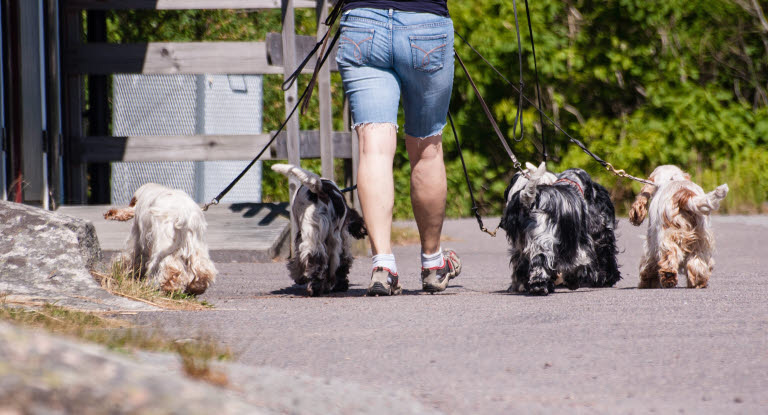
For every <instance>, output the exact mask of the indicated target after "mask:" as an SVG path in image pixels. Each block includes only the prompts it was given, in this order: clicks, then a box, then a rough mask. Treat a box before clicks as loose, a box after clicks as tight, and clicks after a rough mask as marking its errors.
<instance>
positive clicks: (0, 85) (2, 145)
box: [0, 5, 8, 200]
mask: <svg viewBox="0 0 768 415" xmlns="http://www.w3.org/2000/svg"><path fill="white" fill-rule="evenodd" d="M4 29H5V14H3V7H2V5H0V46H2V44H3V40H4V38H5V30H4ZM5 131H6V130H5V53H4V50H3V48H2V47H0V200H8V180H7V179H6V177H5V168H6V167H5V160H6V154H5V149H6V148H7V147H6V146H7V143H6V138H5Z"/></svg>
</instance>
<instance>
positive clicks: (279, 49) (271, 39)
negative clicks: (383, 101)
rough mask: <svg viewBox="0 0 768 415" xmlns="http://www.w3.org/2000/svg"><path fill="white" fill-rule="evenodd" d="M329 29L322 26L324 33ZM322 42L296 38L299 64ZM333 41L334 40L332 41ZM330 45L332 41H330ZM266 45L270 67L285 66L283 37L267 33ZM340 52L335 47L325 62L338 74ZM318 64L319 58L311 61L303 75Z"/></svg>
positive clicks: (312, 37) (316, 39)
mask: <svg viewBox="0 0 768 415" xmlns="http://www.w3.org/2000/svg"><path fill="white" fill-rule="evenodd" d="M327 29H328V27H327V26H325V25H323V26H321V30H322V32H323V33H325V30H327ZM330 36H333V33H331V34H330ZM319 40H320V38H319V37H314V36H296V56H297V57H298V58H299V62H301V61H303V60H304V57H305V56H307V55H308V54H309V52H311V51H312V48H314V47H315V45H316V44H317V42H318V41H319ZM331 40H332V39H331ZM328 42H329V43H330V40H329V41H328ZM265 43H266V44H267V46H266V47H267V62H269V64H270V65H276V66H282V65H283V39H282V35H281V34H280V33H267V38H266V40H265ZM337 50H338V47H334V48H333V50H332V52H331V55H330V56H328V60H326V61H325V66H327V67H328V68H330V69H331V71H335V72H338V71H339V66H338V65H337V64H336V51H337ZM317 53H318V54H319V53H320V50H319V49H318V52H317ZM316 62H317V57H315V58H314V59H312V60H310V61H309V63H307V66H306V67H305V68H304V71H302V73H307V72H310V73H311V71H308V70H307V69H308V68H312V70H314V69H315V63H316Z"/></svg>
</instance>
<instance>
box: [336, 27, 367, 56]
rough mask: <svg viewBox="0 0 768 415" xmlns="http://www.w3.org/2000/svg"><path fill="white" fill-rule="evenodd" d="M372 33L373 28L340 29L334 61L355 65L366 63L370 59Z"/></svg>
mask: <svg viewBox="0 0 768 415" xmlns="http://www.w3.org/2000/svg"><path fill="white" fill-rule="evenodd" d="M373 33H374V30H373V29H353V28H344V29H342V31H341V38H340V39H339V51H338V53H337V54H336V61H337V62H349V63H354V64H356V65H364V64H366V63H368V61H369V60H370V59H371V49H372V47H373Z"/></svg>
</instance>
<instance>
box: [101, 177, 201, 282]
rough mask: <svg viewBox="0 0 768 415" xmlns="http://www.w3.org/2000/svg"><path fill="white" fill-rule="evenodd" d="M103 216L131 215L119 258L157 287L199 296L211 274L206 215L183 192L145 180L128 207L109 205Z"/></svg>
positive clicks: (126, 217)
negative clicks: (131, 220)
mask: <svg viewBox="0 0 768 415" xmlns="http://www.w3.org/2000/svg"><path fill="white" fill-rule="evenodd" d="M104 219H108V220H119V221H127V220H130V219H135V220H134V221H133V227H132V228H131V234H130V236H129V238H128V241H127V242H126V249H125V251H124V253H123V257H122V260H123V261H124V263H126V264H128V265H129V266H130V268H131V270H132V271H133V272H134V273H136V275H138V276H139V277H140V278H146V279H148V280H149V281H150V282H151V283H152V284H153V285H154V286H155V287H156V288H159V289H161V290H163V291H165V292H174V291H183V292H186V293H189V294H194V295H199V294H202V293H204V292H205V290H206V289H208V286H209V285H210V284H212V283H213V282H214V280H215V279H216V268H215V267H214V265H213V262H212V261H211V259H210V257H209V254H208V245H207V244H206V242H205V232H206V227H207V223H206V221H205V216H204V215H203V211H202V210H201V209H200V207H199V206H198V205H197V204H196V203H195V202H194V201H193V200H192V198H190V197H189V196H188V195H187V194H186V193H184V192H183V191H181V190H175V189H169V188H167V187H165V186H162V185H159V184H156V183H147V184H145V185H143V186H141V187H140V188H139V189H138V190H136V192H135V193H134V194H133V198H132V199H131V203H130V205H129V206H128V207H127V208H122V209H110V210H109V211H108V212H107V213H105V214H104Z"/></svg>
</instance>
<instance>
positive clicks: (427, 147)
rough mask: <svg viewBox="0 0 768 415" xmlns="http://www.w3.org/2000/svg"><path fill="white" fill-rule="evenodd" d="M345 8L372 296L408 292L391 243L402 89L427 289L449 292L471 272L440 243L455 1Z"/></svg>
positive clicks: (390, 1) (348, 86) (345, 73)
mask: <svg viewBox="0 0 768 415" xmlns="http://www.w3.org/2000/svg"><path fill="white" fill-rule="evenodd" d="M342 10H343V14H342V17H341V37H340V40H339V50H338V53H337V55H336V61H337V63H338V67H339V72H340V73H341V79H342V82H343V84H344V91H345V93H346V94H347V96H348V97H349V106H350V110H351V113H352V122H353V128H355V130H356V131H357V135H358V137H359V140H360V146H359V147H360V164H359V168H358V174H357V190H358V195H359V198H360V205H361V208H362V211H363V218H364V219H365V225H366V227H367V228H368V235H369V237H370V241H371V251H372V253H373V266H372V271H371V282H370V285H369V287H368V295H376V296H377V295H396V294H400V293H401V292H402V286H401V284H400V280H399V277H398V274H397V264H396V262H395V256H394V254H393V253H392V245H391V241H390V237H391V229H392V210H393V207H394V179H393V172H392V165H393V161H394V157H395V150H396V147H397V129H398V125H397V111H398V106H399V102H400V98H401V97H402V100H403V109H404V112H405V126H404V128H405V147H406V150H407V151H408V158H409V160H410V164H411V206H412V207H413V214H414V217H415V219H416V224H417V226H418V229H419V238H420V240H421V280H422V288H423V290H424V291H427V292H430V293H434V292H439V291H443V290H445V288H446V287H447V286H448V281H449V280H450V279H452V278H455V277H456V276H458V275H459V273H460V272H461V260H460V259H459V257H458V255H456V252H454V251H452V250H445V251H443V250H442V248H441V246H440V234H441V232H442V228H443V220H444V219H445V200H446V193H447V182H446V174H445V164H444V162H443V148H442V138H443V133H442V131H443V128H444V127H445V125H446V116H447V114H448V103H449V101H450V99H451V90H452V88H453V22H452V20H451V18H450V16H449V14H448V5H447V0H400V1H396V0H347V1H346V4H345V5H344V6H343V9H342Z"/></svg>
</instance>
